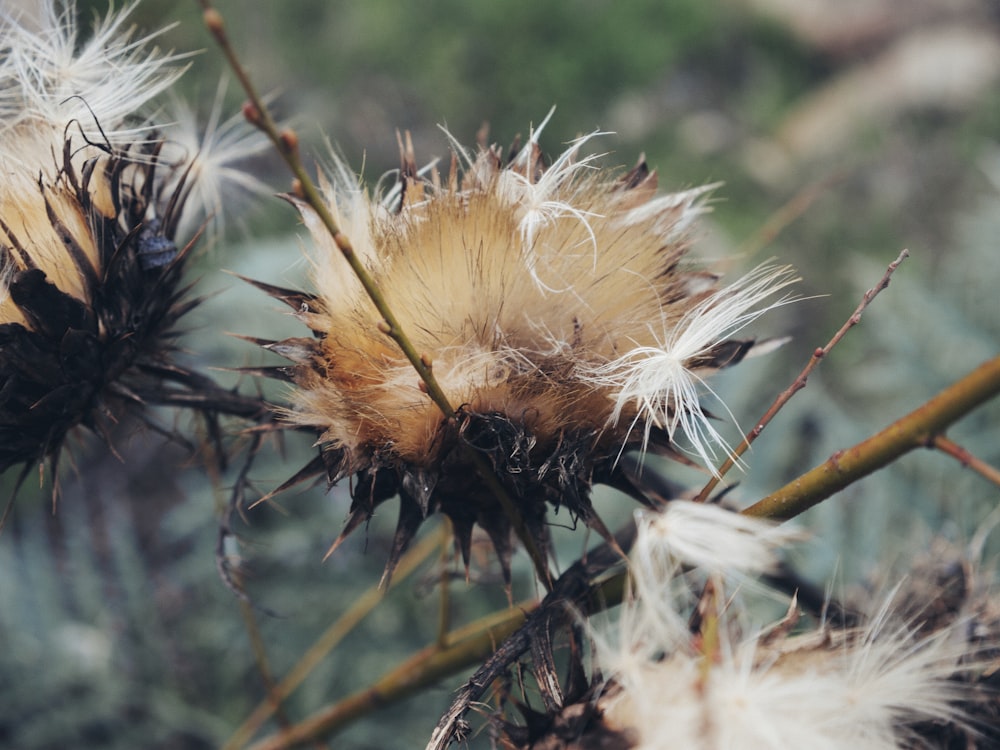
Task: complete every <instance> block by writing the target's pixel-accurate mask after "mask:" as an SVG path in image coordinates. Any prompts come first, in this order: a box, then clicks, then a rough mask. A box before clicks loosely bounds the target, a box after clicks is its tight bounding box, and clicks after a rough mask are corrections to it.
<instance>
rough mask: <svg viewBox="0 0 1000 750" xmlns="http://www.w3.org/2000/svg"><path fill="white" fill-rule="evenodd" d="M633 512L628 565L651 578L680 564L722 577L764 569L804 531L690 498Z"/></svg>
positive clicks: (741, 574) (773, 567) (654, 578)
mask: <svg viewBox="0 0 1000 750" xmlns="http://www.w3.org/2000/svg"><path fill="white" fill-rule="evenodd" d="M635 516H636V525H637V527H638V535H637V537H636V542H635V545H634V546H633V551H632V567H633V570H638V571H641V572H642V574H643V576H644V577H649V578H650V579H652V580H662V578H663V576H664V575H667V574H670V572H671V571H674V570H676V569H677V568H679V567H680V566H682V565H683V566H689V567H693V568H699V569H700V570H702V571H704V572H705V573H707V574H709V575H722V576H724V577H731V576H733V575H740V576H743V575H757V574H760V573H767V572H770V571H773V570H774V569H775V567H776V566H777V564H778V557H777V551H778V550H779V549H782V548H783V547H786V546H788V545H789V544H791V543H793V542H796V541H799V540H801V539H803V536H804V535H803V534H802V532H801V531H799V530H797V529H796V528H794V527H791V526H787V525H779V524H775V523H774V522H772V521H768V520H766V519H762V518H753V517H750V516H745V515H743V514H741V513H736V512H734V511H731V510H727V509H726V508H723V507H721V506H719V505H714V504H710V503H696V502H692V501H689V500H672V501H670V502H669V503H667V504H666V507H665V508H664V509H663V510H662V511H648V510H638V511H636V513H635Z"/></svg>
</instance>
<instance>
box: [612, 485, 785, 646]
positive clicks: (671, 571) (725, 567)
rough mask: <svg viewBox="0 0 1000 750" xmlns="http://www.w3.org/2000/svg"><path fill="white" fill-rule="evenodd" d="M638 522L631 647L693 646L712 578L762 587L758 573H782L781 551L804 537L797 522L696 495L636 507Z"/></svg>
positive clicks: (623, 625) (625, 626)
mask: <svg viewBox="0 0 1000 750" xmlns="http://www.w3.org/2000/svg"><path fill="white" fill-rule="evenodd" d="M635 521H636V527H637V535H636V540H635V543H634V544H633V546H632V552H631V554H630V556H629V561H630V566H629V575H630V578H631V582H632V591H633V594H634V601H632V602H630V603H628V604H626V605H625V606H624V607H623V610H622V617H621V619H620V621H619V623H618V627H619V630H620V631H621V632H622V633H623V634H627V635H626V637H625V638H624V640H625V641H627V642H629V643H631V644H632V645H630V646H629V649H634V648H635V644H644V645H645V646H646V647H648V648H651V649H652V650H653V651H652V652H653V653H663V652H664V651H666V652H668V653H673V652H675V651H677V650H683V649H685V648H687V647H688V646H689V644H690V636H691V634H690V629H689V628H690V625H689V618H690V609H691V607H692V606H693V605H694V604H695V599H696V597H697V596H698V591H699V590H700V589H701V588H702V587H703V586H704V582H705V581H706V580H714V581H716V582H718V584H719V585H723V584H724V583H725V582H733V583H735V584H736V585H739V586H741V587H743V586H744V585H746V584H750V585H751V587H752V588H754V589H758V588H759V586H758V585H757V581H756V579H755V576H757V575H760V574H763V573H769V572H772V571H773V570H775V568H776V567H777V566H778V551H779V550H781V549H784V548H786V547H788V546H789V545H791V544H793V543H795V542H798V541H801V540H802V539H804V538H805V534H804V533H803V532H801V531H800V530H798V529H796V528H795V527H793V526H789V525H778V524H775V523H773V522H771V521H768V520H766V519H761V518H751V517H749V516H744V515H742V514H740V513H736V512H733V511H730V510H727V509H725V508H722V507H720V506H718V505H711V504H707V503H695V502H691V501H689V500H672V501H670V502H669V503H667V504H666V506H665V507H664V509H663V510H660V511H647V510H637V511H636V512H635ZM634 656H635V654H634V653H631V654H630V655H629V656H627V657H624V658H628V659H631V658H634ZM619 658H622V655H621V654H620V655H619Z"/></svg>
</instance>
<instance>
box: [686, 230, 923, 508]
mask: <svg viewBox="0 0 1000 750" xmlns="http://www.w3.org/2000/svg"><path fill="white" fill-rule="evenodd" d="M909 255H910V253H909V251H908V250H903V251H902V252H901V253H900V254H899V255H898V256H897V257H896V260H894V261H893V262H892V263H890V264H889V267H888V268H887V269H886V271H885V273H884V274H882V278H881V280H880V281H879V283H878V284H876V285H875V286H873V287H872V288H871V289H869V290H868V291H867V292H865V294H864V296H863V297H862V298H861V302H860V304H859V305H858V306H857V307H856V308H855V310H854V312H853V313H851V317H849V318H848V319H847V321H846V322H845V323H844V325H842V326H841V327H840V330H838V331H837V332H836V333H835V334H834V335H833V338H831V339H830V340H829V341H828V342H827V344H826V346H823V347H820V348H818V349H816V351H814V352H813V354H812V356H811V357H810V358H809V362H808V363H807V364H806V366H805V367H804V368H802V372H800V373H799V375H798V377H797V378H795V380H794V381H793V382H792V384H791V385H790V386H788V388H786V389H785V390H784V391H782V392H781V393H780V394H779V395H778V397H777V398H776V399H775V400H774V403H772V404H771V406H770V408H768V410H767V411H766V412H764V416H763V417H761V418H760V420H758V422H757V424H756V425H754V428H753V429H752V430H750V432H748V433H747V434H746V435H745V436H744V438H743V441H742V442H741V443H740V444H739V445H738V446H737V447H736V449H735V450H734V451H733V453H732V455H731V456H730V457H729V458H727V459H726V460H725V462H723V464H722V466H720V467H719V470H718V471H717V472H716V474H715V476H713V477H712V478H711V479H709V480H708V482H707V483H706V484H705V486H704V487H702V489H701V492H699V493H698V496H697V497H696V498H695V502H699V503H703V502H705V501H706V500H707V499H708V496H709V495H710V494H711V493H712V490H714V489H715V487H716V486H717V485H718V483H719V481H721V479H722V477H723V476H724V475H725V474H726V472H728V471H729V470H730V469H731V468H733V466H735V465H736V462H737V461H738V460H739V458H740V456H742V455H743V454H744V453H745V452H746V451H747V450H748V449H749V448H750V446H751V445H752V444H753V441H754V440H756V439H757V438H758V437H760V434H761V433H762V432H763V431H764V428H765V427H767V425H768V424H769V423H770V421H771V420H772V419H774V417H775V415H777V413H778V412H779V411H781V409H782V408H783V407H784V406H785V404H787V403H788V402H789V400H791V398H792V396H794V395H795V394H796V393H798V392H799V391H801V390H802V389H803V388H805V387H806V382H807V381H808V380H809V376H810V375H811V374H812V371H813V370H815V369H816V367H817V366H818V365H819V363H820V362H821V361H822V360H823V358H824V357H826V355H827V354H829V353H830V350H831V349H833V347H835V346H836V345H837V344H838V343H840V340H841V339H842V338H844V336H846V335H847V332H848V331H849V330H851V329H852V328H853V327H854V326H856V325H857V324H858V323H860V322H861V315H862V313H863V312H864V311H865V309H866V308H867V307H868V305H870V304H871V302H872V300H874V299H875V297H877V296H878V294H879V292H881V291H882V290H883V289H885V288H886V287H887V286H889V280H890V279H891V278H892V274H893V273H894V272H895V271H896V269H897V268H899V264H900V263H902V262H903V261H904V260H905V259H906V258H908V257H909Z"/></svg>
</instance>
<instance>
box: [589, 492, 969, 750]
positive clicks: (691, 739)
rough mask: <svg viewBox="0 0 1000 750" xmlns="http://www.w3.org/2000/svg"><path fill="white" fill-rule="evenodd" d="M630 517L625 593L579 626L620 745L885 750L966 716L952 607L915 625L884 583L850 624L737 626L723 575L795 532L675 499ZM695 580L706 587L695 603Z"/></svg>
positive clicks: (964, 662) (766, 562)
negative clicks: (861, 618) (945, 619)
mask: <svg viewBox="0 0 1000 750" xmlns="http://www.w3.org/2000/svg"><path fill="white" fill-rule="evenodd" d="M637 521H638V526H639V528H638V537H637V539H636V543H635V546H634V547H633V550H632V555H631V568H630V570H631V574H632V583H633V598H632V599H630V600H629V601H627V602H626V603H625V604H623V606H622V610H621V613H620V617H619V620H618V623H617V628H615V630H613V631H607V630H601V629H600V628H593V629H592V633H593V636H594V644H595V654H596V660H597V663H598V664H599V666H600V667H601V670H602V673H603V675H604V676H605V678H607V679H609V680H612V681H613V682H614V683H615V684H616V685H617V687H618V689H616V690H611V691H609V692H608V693H607V695H606V697H605V698H602V699H601V701H600V708H601V710H602V711H603V715H604V720H605V721H606V723H607V725H608V726H610V727H612V728H614V729H616V730H619V731H625V732H626V733H627V736H629V737H630V740H631V741H632V743H633V744H631V745H630V747H633V748H635V749H636V750H672V749H673V748H678V749H679V748H685V749H688V748H696V749H698V750H791V749H792V748H798V747H809V748H818V749H819V750H841V749H842V748H852V749H853V750H897V749H899V748H905V747H914V746H917V745H915V744H914V742H913V740H914V735H913V733H912V732H913V728H914V727H916V726H917V725H920V724H922V723H924V722H940V723H941V724H951V725H957V726H959V727H961V726H967V724H968V721H967V719H966V717H965V714H964V713H963V708H962V707H961V704H962V702H963V700H965V699H967V698H968V688H967V683H964V682H962V681H957V680H955V679H954V678H955V676H956V675H960V674H962V673H963V672H966V671H970V672H971V671H973V670H975V669H977V666H976V662H977V659H976V657H975V654H974V653H973V654H972V656H971V658H969V656H970V646H969V644H968V642H967V633H966V630H967V623H966V622H965V621H964V620H963V618H961V617H958V618H957V619H956V620H955V621H954V622H952V623H951V624H949V625H946V626H944V627H943V628H942V629H941V630H939V631H937V632H935V633H932V634H925V633H921V632H920V631H919V627H918V623H913V622H909V621H907V620H906V619H901V618H900V617H899V616H898V615H896V614H895V613H894V609H895V608H896V607H895V599H896V598H897V597H898V596H899V592H898V591H895V592H892V593H890V595H889V596H888V597H886V599H885V600H884V602H883V603H882V604H881V606H880V607H879V608H878V609H877V611H875V612H874V613H873V614H872V616H871V617H870V619H869V621H868V623H867V624H866V625H864V626H862V627H860V628H837V627H836V626H833V625H826V624H822V623H821V624H819V625H818V626H816V627H815V629H813V630H806V631H805V632H797V633H796V634H794V635H792V634H789V631H790V630H791V625H790V624H787V623H785V622H783V623H780V624H779V626H778V627H777V628H763V629H761V628H752V629H748V628H747V626H746V622H745V613H746V611H747V610H746V607H745V605H744V603H743V602H742V601H741V602H736V601H734V600H733V599H732V598H730V596H731V594H727V593H725V592H724V591H723V588H724V587H725V581H727V580H731V579H732V578H734V577H735V578H737V579H739V578H741V577H746V576H750V575H754V574H759V573H766V572H768V571H769V570H771V569H772V567H773V565H774V564H775V562H776V556H775V553H776V551H777V550H778V549H779V548H780V547H783V546H784V545H785V544H786V543H787V542H789V541H792V540H793V539H795V538H796V536H797V533H796V532H794V531H789V530H788V529H787V528H784V527H781V526H775V525H772V524H770V523H767V522H764V521H761V520H759V519H748V518H745V517H741V516H739V515H738V514H735V513H732V512H729V511H726V510H724V509H722V508H719V507H712V506H705V505H698V504H695V503H690V502H685V501H673V502H671V503H669V504H668V505H667V506H666V508H665V510H664V511H663V512H661V513H640V514H637ZM692 566H693V567H694V571H692ZM692 572H696V573H701V574H702V575H700V576H695V577H694V578H692V576H691V575H690V574H691V573H692ZM705 577H708V578H711V579H712V580H714V581H715V582H716V589H715V591H716V595H715V596H714V597H709V598H708V599H702V600H701V601H698V599H699V597H698V595H697V592H698V591H699V590H700V589H701V586H702V583H701V582H702V581H704V579H705ZM750 589H751V590H753V589H756V590H758V591H759V590H760V586H759V584H755V586H753V587H750ZM740 590H741V592H743V591H745V590H746V587H742V586H741V587H740ZM768 596H771V594H770V593H769V594H768ZM696 603H697V604H698V608H699V612H701V613H702V615H703V616H705V617H714V618H716V620H717V633H718V641H717V645H716V646H715V647H714V648H713V649H712V650H711V651H706V650H705V649H706V645H705V643H706V642H705V641H703V640H701V639H699V638H696V637H693V635H692V633H691V630H690V617H691V612H692V608H693V607H694V606H695V605H696ZM703 607H704V609H702V608H703ZM792 609H793V610H794V603H793V605H792ZM789 622H794V618H793V620H791V621H789ZM920 746H921V747H923V746H924V745H920Z"/></svg>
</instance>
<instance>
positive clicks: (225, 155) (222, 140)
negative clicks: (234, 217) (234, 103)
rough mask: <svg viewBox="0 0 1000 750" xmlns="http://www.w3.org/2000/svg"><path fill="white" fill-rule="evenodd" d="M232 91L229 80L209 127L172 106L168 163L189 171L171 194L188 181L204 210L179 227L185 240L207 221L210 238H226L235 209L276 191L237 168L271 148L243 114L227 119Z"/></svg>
mask: <svg viewBox="0 0 1000 750" xmlns="http://www.w3.org/2000/svg"><path fill="white" fill-rule="evenodd" d="M226 88H227V79H226V78H222V79H221V80H220V81H219V86H218V89H217V90H216V95H215V100H214V102H213V104H212V109H211V111H210V112H209V116H208V120H207V121H206V122H205V123H204V124H202V123H201V122H200V120H199V118H198V116H197V115H196V114H195V112H194V110H193V109H192V108H191V106H190V105H189V104H187V103H186V102H184V101H182V100H180V99H177V98H174V99H173V100H172V101H171V104H170V107H169V110H170V115H171V119H172V120H173V122H172V124H171V125H169V126H168V127H167V128H165V132H164V136H165V138H166V139H167V140H166V143H165V145H164V149H163V157H164V158H165V159H166V161H167V162H168V163H177V164H184V165H185V168H184V169H183V170H176V171H175V172H174V173H173V174H172V177H173V180H172V182H171V183H169V184H168V188H167V190H168V191H170V192H172V191H173V189H174V188H175V187H176V186H177V183H178V182H179V181H180V180H181V179H185V180H186V185H188V186H189V187H190V190H191V193H192V195H191V198H190V199H189V200H190V202H191V204H192V205H194V206H195V207H197V209H198V210H197V211H186V212H185V213H184V216H183V218H182V220H181V224H180V226H179V228H178V234H179V235H180V236H182V237H190V236H192V235H193V234H194V230H195V229H197V223H200V222H201V221H204V220H207V221H208V223H209V228H210V230H211V231H210V235H212V236H219V235H221V234H223V232H224V229H225V217H226V214H230V213H232V212H233V210H234V204H235V205H238V204H239V203H240V201H241V199H244V200H248V199H250V198H252V197H253V196H260V195H266V194H269V193H270V192H271V189H270V188H269V187H268V185H266V184H265V183H264V182H262V181H261V180H259V179H257V178H256V177H254V176H253V175H251V174H249V173H248V172H246V171H245V170H243V169H240V168H238V167H236V166H234V164H236V163H239V162H243V161H246V160H248V159H252V158H254V157H256V156H260V155H261V154H263V153H265V152H266V151H267V150H268V149H269V148H270V145H271V144H270V142H269V141H268V140H267V136H265V135H264V134H263V133H262V132H261V131H259V130H258V129H257V128H254V127H253V126H251V125H250V124H249V123H248V122H247V121H246V118H245V117H243V115H242V113H239V112H238V113H236V114H234V115H232V116H231V117H229V118H227V119H225V120H223V119H222V108H223V103H224V101H225V95H226ZM223 198H224V199H225V200H223Z"/></svg>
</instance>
